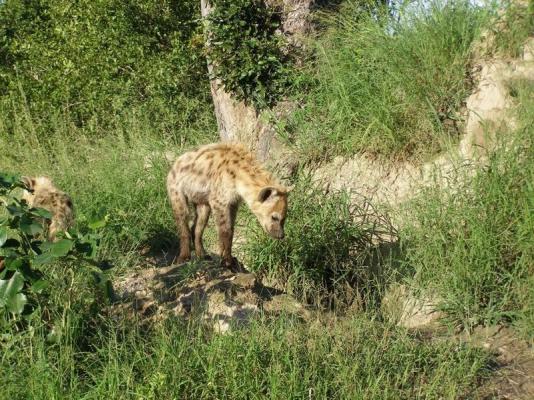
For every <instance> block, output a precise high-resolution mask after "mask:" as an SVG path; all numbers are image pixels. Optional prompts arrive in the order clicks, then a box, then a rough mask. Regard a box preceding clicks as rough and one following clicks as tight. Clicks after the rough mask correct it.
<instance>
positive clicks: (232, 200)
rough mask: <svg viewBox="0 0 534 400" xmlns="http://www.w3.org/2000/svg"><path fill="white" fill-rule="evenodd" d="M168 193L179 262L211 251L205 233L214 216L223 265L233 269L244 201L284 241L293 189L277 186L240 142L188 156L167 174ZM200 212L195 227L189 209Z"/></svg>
mask: <svg viewBox="0 0 534 400" xmlns="http://www.w3.org/2000/svg"><path fill="white" fill-rule="evenodd" d="M167 191H168V194H169V199H170V202H171V205H172V209H173V212H174V218H175V220H176V225H177V227H178V232H179V236H180V253H179V256H178V262H184V261H186V260H188V259H190V257H191V250H190V246H191V241H193V244H194V248H195V253H196V256H197V257H199V258H202V257H204V256H205V254H206V252H205V250H204V246H203V244H202V234H203V232H204V228H205V227H206V224H207V222H208V219H209V217H210V214H211V213H212V212H213V215H214V218H215V223H216V225H217V231H218V236H219V252H220V255H221V258H222V260H223V263H224V264H225V265H226V266H228V267H230V268H233V266H235V262H234V259H233V257H232V240H233V235H234V226H235V219H236V215H237V210H238V207H239V204H240V203H241V201H244V202H245V203H246V204H247V206H248V207H249V208H250V210H251V211H252V212H253V213H254V215H255V216H256V217H257V219H258V221H259V222H260V224H261V226H262V227H263V229H264V230H265V231H266V232H267V233H268V234H270V235H271V236H272V237H274V238H277V239H282V238H283V237H284V222H285V219H286V213H287V194H288V192H289V190H288V189H287V188H286V187H284V186H282V185H280V184H279V183H277V182H276V181H275V180H274V178H273V177H272V176H271V175H270V174H269V173H268V172H267V171H266V170H265V169H264V168H263V167H262V166H261V164H260V163H259V162H258V161H257V160H256V158H255V157H254V156H253V155H252V154H251V153H250V152H249V151H248V150H246V149H245V147H244V146H242V145H240V144H230V143H217V144H209V145H205V146H202V147H200V148H199V149H197V150H194V151H190V152H187V153H185V154H183V155H182V156H181V157H179V158H178V159H177V160H176V162H175V163H174V165H173V167H172V169H171V170H170V172H169V174H168V176H167ZM190 205H193V206H194V209H195V220H194V224H193V227H192V228H190V227H189V223H188V219H189V206H190Z"/></svg>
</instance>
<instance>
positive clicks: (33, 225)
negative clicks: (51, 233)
mask: <svg viewBox="0 0 534 400" xmlns="http://www.w3.org/2000/svg"><path fill="white" fill-rule="evenodd" d="M19 226H20V230H21V231H22V232H24V233H25V234H27V235H30V236H35V235H38V234H39V233H42V232H43V226H42V225H41V224H39V223H37V222H35V221H34V220H33V219H31V218H30V217H28V216H27V215H23V216H22V217H21V219H20V225H19Z"/></svg>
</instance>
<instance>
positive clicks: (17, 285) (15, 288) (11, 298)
mask: <svg viewBox="0 0 534 400" xmlns="http://www.w3.org/2000/svg"><path fill="white" fill-rule="evenodd" d="M23 287H24V278H23V276H22V275H21V274H20V273H19V272H15V274H14V275H13V276H12V277H11V279H9V280H0V305H2V306H4V307H6V308H7V310H8V311H9V312H12V313H13V314H21V313H22V311H23V309H24V305H25V304H26V303H27V302H28V301H27V298H26V296H25V295H24V294H23V293H20V291H21V290H22V288H23Z"/></svg>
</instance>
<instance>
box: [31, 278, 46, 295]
mask: <svg viewBox="0 0 534 400" xmlns="http://www.w3.org/2000/svg"><path fill="white" fill-rule="evenodd" d="M47 286H48V282H47V281H45V280H44V279H39V280H38V281H35V282H34V283H33V285H32V286H31V288H32V292H34V293H41V292H42V291H43V290H44V289H46V287H47Z"/></svg>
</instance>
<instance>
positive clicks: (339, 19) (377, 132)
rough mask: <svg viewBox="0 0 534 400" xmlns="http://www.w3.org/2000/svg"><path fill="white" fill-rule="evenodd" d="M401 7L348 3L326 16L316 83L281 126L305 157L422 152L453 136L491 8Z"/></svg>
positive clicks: (467, 5) (464, 5)
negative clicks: (392, 9) (300, 107)
mask: <svg viewBox="0 0 534 400" xmlns="http://www.w3.org/2000/svg"><path fill="white" fill-rule="evenodd" d="M407 4H408V5H409V6H408V7H406V9H403V10H401V11H399V13H395V14H393V15H392V14H391V13H387V12H383V13H380V12H378V13H376V12H375V13H369V12H368V11H366V9H365V8H364V7H362V6H361V3H360V2H354V1H348V2H345V3H343V5H342V7H341V9H340V10H339V12H336V13H334V14H327V15H325V16H324V21H325V24H326V26H327V29H326V32H325V33H324V34H322V35H321V36H320V37H319V39H318V40H317V41H316V42H315V43H314V48H315V50H316V54H317V56H316V60H315V62H314V64H313V67H312V69H311V71H310V74H311V75H312V80H313V82H314V83H313V84H312V88H311V91H310V92H309V93H307V94H306V99H305V100H306V105H305V107H304V109H303V110H302V111H300V112H298V113H296V116H295V118H294V120H293V121H291V123H290V125H289V127H288V132H286V134H287V136H288V138H289V140H292V141H293V142H294V145H295V146H296V147H297V148H298V149H299V150H300V151H301V152H302V153H303V154H304V155H306V156H307V157H308V158H311V159H322V158H324V157H325V156H326V157H328V156H331V155H336V154H349V155H350V154H353V153H355V152H358V151H366V152H368V153H372V154H377V155H382V156H388V157H397V158H406V157H424V156H428V155H431V154H434V153H436V152H437V151H439V150H441V149H443V148H444V147H445V145H446V143H448V142H450V141H451V140H454V139H455V137H456V136H457V134H458V130H457V122H458V121H459V120H460V112H461V108H462V105H463V102H464V100H465V99H466V97H467V96H468V94H469V93H470V90H471V81H470V78H469V70H470V66H471V47H472V44H473V42H474V41H475V40H476V39H477V37H478V35H479V33H480V30H481V28H482V26H483V25H484V23H485V21H486V19H487V11H485V10H482V9H479V8H477V7H476V6H473V5H472V3H471V2H468V1H463V0H459V1H453V2H431V3H426V2H425V3H417V2H416V3H413V2H409V3H407Z"/></svg>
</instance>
